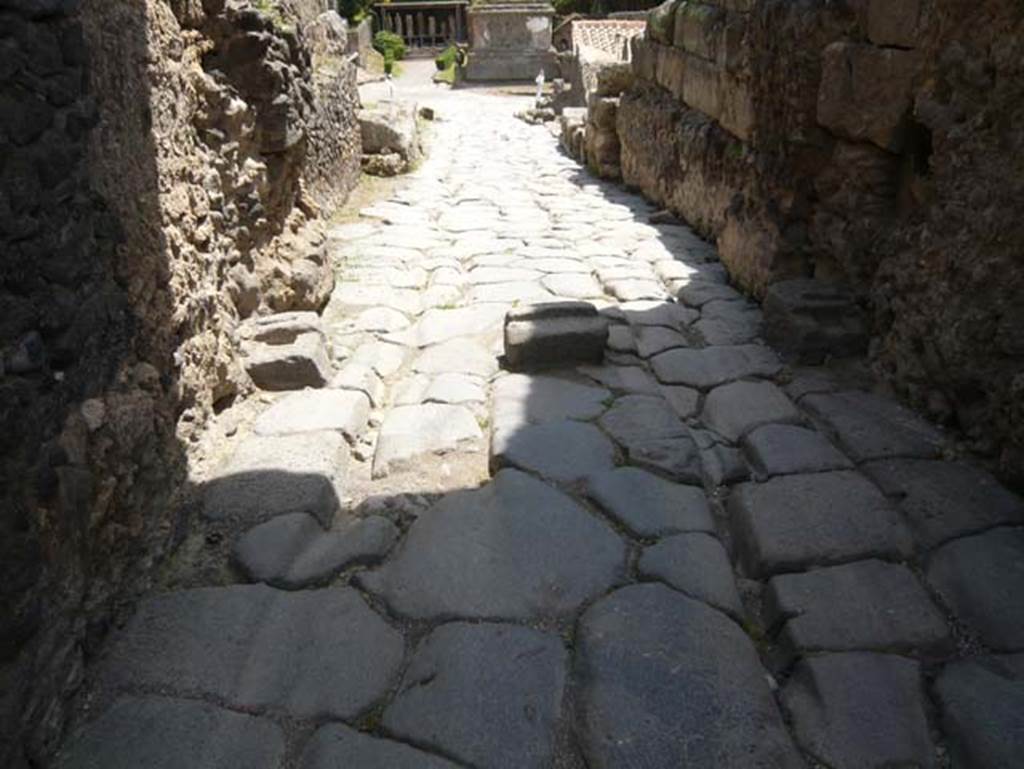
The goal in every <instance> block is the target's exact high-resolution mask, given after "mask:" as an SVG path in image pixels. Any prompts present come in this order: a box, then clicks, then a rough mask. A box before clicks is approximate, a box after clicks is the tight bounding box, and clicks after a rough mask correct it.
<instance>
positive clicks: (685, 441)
mask: <svg viewBox="0 0 1024 769" xmlns="http://www.w3.org/2000/svg"><path fill="white" fill-rule="evenodd" d="M627 455H628V458H629V462H630V464H634V465H637V466H638V467H645V468H647V469H649V470H654V471H656V472H659V473H662V474H664V475H667V476H669V477H670V478H672V479H673V480H677V481H681V482H682V483H694V484H700V483H703V479H704V469H703V465H702V462H701V452H700V449H699V448H698V446H697V444H696V443H695V442H694V440H693V438H692V437H691V436H689V435H684V436H682V437H680V438H656V439H652V440H643V441H635V442H634V443H631V444H630V445H629V446H628V447H627Z"/></svg>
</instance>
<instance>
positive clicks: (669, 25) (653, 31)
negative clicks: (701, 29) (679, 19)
mask: <svg viewBox="0 0 1024 769" xmlns="http://www.w3.org/2000/svg"><path fill="white" fill-rule="evenodd" d="M679 5H680V0H666V1H665V2H664V3H662V4H661V5H659V6H656V7H654V8H652V9H651V10H650V11H649V12H648V13H647V37H648V38H650V39H651V40H654V41H655V42H658V43H661V44H662V45H672V38H673V37H674V36H675V20H676V8H677V7H678V6H679Z"/></svg>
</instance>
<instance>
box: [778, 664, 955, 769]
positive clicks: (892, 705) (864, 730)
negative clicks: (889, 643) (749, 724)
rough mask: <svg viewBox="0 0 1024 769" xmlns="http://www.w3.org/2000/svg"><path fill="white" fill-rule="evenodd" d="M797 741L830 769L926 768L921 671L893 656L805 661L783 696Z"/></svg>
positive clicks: (929, 759) (928, 746) (931, 755)
mask: <svg viewBox="0 0 1024 769" xmlns="http://www.w3.org/2000/svg"><path fill="white" fill-rule="evenodd" d="M782 705H783V707H784V708H786V710H788V711H789V713H790V714H791V716H792V718H793V723H794V729H793V731H794V734H795V735H796V739H797V742H799V743H800V745H801V746H802V747H803V748H804V750H806V751H807V752H808V753H810V754H811V755H812V756H814V757H815V758H817V759H819V760H820V761H822V762H823V763H825V764H826V765H828V766H830V767H834V769H861V768H862V767H869V766H877V767H883V766H893V767H896V766H901V767H921V768H922V769H924V768H925V767H931V766H933V765H934V761H935V748H934V746H933V745H932V742H931V738H930V737H929V734H928V719H927V717H926V716H925V705H924V696H923V687H922V684H921V671H920V666H919V665H918V663H917V662H915V661H913V660H909V659H905V658H903V657H897V656H895V655H891V654H871V653H863V652H852V653H846V654H826V655H824V656H820V657H810V658H808V659H805V660H803V661H802V662H800V664H799V665H797V667H796V669H795V671H794V672H793V676H792V678H790V679H789V681H788V682H787V683H786V686H785V688H784V689H783V691H782Z"/></svg>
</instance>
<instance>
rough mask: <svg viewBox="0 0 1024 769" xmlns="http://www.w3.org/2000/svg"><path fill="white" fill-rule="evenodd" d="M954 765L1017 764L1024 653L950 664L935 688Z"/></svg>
mask: <svg viewBox="0 0 1024 769" xmlns="http://www.w3.org/2000/svg"><path fill="white" fill-rule="evenodd" d="M934 691H935V695H936V700H937V701H938V705H939V710H940V711H941V713H942V726H943V731H944V732H945V733H946V735H947V738H948V741H949V748H950V756H951V758H952V759H953V766H956V767H961V766H962V767H978V769H982V767H985V769H987V768H988V767H993V768H994V767H999V769H1009V767H1015V766H1019V765H1020V746H1021V745H1024V654H1012V655H992V656H985V657H976V658H974V659H968V660H962V661H960V662H953V663H951V664H950V665H948V666H947V667H946V668H945V670H943V671H942V673H941V674H940V675H939V677H938V680H937V681H936V682H935V687H934Z"/></svg>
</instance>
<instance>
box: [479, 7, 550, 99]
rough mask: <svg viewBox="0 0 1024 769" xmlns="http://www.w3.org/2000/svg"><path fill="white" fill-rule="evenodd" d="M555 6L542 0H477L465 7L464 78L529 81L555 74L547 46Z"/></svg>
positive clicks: (548, 46) (548, 45)
mask: <svg viewBox="0 0 1024 769" xmlns="http://www.w3.org/2000/svg"><path fill="white" fill-rule="evenodd" d="M554 15H555V9H554V8H553V7H552V6H551V4H550V3H549V2H547V1H546V0H541V1H540V2H535V1H534V0H478V1H477V2H475V3H473V5H471V6H470V7H469V11H468V16H469V64H468V65H467V67H466V79H467V80H524V81H530V80H533V79H534V78H535V77H536V75H537V72H538V71H540V72H542V73H544V74H545V75H546V76H547V77H548V78H549V79H550V78H553V77H556V76H557V75H558V71H557V64H556V60H555V49H554V48H553V47H552V46H551V19H552V17H553V16H554Z"/></svg>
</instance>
